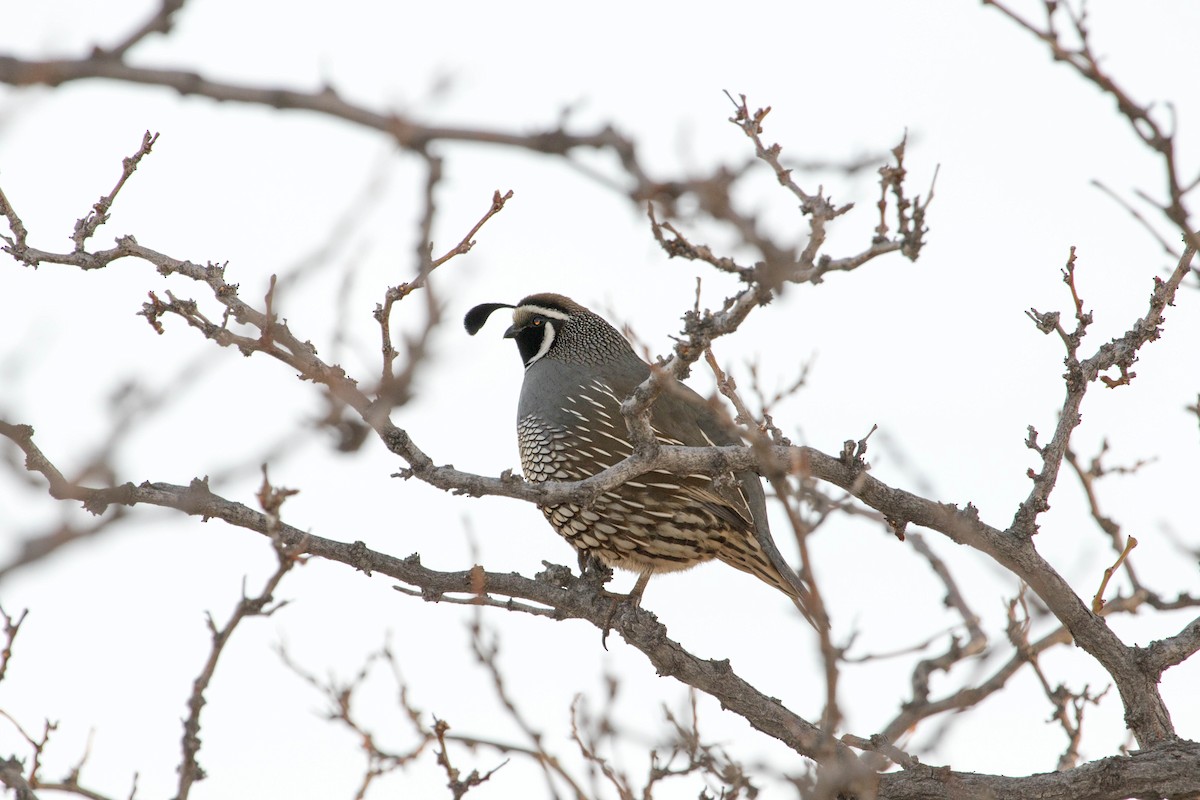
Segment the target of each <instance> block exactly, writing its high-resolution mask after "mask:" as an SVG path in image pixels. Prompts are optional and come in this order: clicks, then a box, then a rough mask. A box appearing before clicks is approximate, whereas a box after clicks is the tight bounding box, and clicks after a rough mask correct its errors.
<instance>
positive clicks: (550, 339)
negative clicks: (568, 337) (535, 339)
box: [525, 322, 554, 369]
mask: <svg viewBox="0 0 1200 800" xmlns="http://www.w3.org/2000/svg"><path fill="white" fill-rule="evenodd" d="M544 328H545V331H544V332H543V333H542V346H541V347H539V348H538V351H537V353H536V354H535V355H534V356H533V358H531V359H529V360H528V361H526V362H525V369H529V368H530V367H532V366H533V365H534V364H535V363H537V360H538V359H539V358H541V357H542V356H544V355H546V351H547V350H549V349H550V345H552V344H554V325H552V324H551V323H549V322H547V323H546V324H545V326H544Z"/></svg>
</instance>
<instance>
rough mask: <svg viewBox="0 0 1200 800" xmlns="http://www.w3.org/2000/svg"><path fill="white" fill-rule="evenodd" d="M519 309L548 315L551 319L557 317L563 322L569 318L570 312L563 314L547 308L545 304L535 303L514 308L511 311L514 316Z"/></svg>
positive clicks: (544, 315)
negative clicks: (537, 304) (536, 304)
mask: <svg viewBox="0 0 1200 800" xmlns="http://www.w3.org/2000/svg"><path fill="white" fill-rule="evenodd" d="M520 311H528V312H530V313H533V314H541V315H542V316H543V317H550V318H551V319H558V320H562V321H563V322H566V321H567V320H569V319H570V318H571V315H570V314H564V313H563V312H561V311H558V310H556V309H553V308H547V307H546V306H535V305H525V306H518V307H517V308H516V310H515V311H513V316H514V317H515V316H516V315H517V313H518V312H520Z"/></svg>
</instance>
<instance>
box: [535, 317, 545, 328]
mask: <svg viewBox="0 0 1200 800" xmlns="http://www.w3.org/2000/svg"><path fill="white" fill-rule="evenodd" d="M545 321H546V320H544V319H542V318H541V317H534V318H533V326H534V327H535V328H540V327H541V325H542V323H543V322H545Z"/></svg>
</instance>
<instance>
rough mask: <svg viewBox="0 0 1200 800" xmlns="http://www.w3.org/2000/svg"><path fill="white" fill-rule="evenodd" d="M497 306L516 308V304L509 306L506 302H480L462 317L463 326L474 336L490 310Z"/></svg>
mask: <svg viewBox="0 0 1200 800" xmlns="http://www.w3.org/2000/svg"><path fill="white" fill-rule="evenodd" d="M499 308H516V306H510V305H509V304H508V303H480V304H479V305H477V306H475V307H474V308H472V309H471V310H470V311H468V312H467V315H466V316H465V317H463V327H465V328H466V329H467V333H469V334H471V335H472V336H474V335H475V334H477V333H479V329H480V328H482V327H483V324H484V323H485V322H487V321H488V317H490V316H491V315H492V312H493V311H495V310H496V309H499Z"/></svg>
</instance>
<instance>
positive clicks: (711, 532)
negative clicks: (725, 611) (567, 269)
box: [463, 293, 816, 626]
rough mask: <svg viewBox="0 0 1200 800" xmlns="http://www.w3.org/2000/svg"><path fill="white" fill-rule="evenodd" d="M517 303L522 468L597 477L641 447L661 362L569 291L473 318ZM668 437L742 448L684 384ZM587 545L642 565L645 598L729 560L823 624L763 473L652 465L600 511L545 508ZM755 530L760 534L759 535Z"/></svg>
mask: <svg viewBox="0 0 1200 800" xmlns="http://www.w3.org/2000/svg"><path fill="white" fill-rule="evenodd" d="M500 308H511V309H513V322H512V325H511V326H510V327H509V328H508V330H506V331H505V332H504V336H505V338H509V339H514V340H515V341H516V344H517V350H518V351H519V352H520V356H521V361H522V363H523V364H524V365H525V380H524V383H523V384H522V386H521V398H520V401H519V404H518V408H517V440H518V444H519V446H520V451H521V468H522V471H523V472H524V474H525V479H526V480H529V481H548V480H557V481H574V480H582V479H584V478H588V477H590V476H592V475H595V474H596V473H599V472H601V471H603V470H604V469H606V468H608V467H610V466H612V465H614V464H616V463H618V462H620V461H621V460H623V459H624V458H626V457H627V456H629V455H630V454H631V453H632V452H633V448H632V445H631V444H630V440H629V433H628V429H627V428H626V426H625V418H624V416H622V414H621V402H622V401H623V400H624V399H625V398H626V397H628V396H629V395H630V394H631V393H632V392H633V390H634V389H635V388H636V387H637V386H638V384H640V383H642V382H643V381H644V380H646V378H647V377H649V375H650V366H649V365H648V364H647V363H646V362H645V361H643V360H642V359H641V358H639V357H638V355H637V354H636V353H635V352H634V351H633V348H632V347H630V346H629V343H628V342H627V341H626V340H625V338H624V337H623V336H621V334H620V333H618V332H617V330H616V329H615V328H613V326H612V325H610V324H608V322H606V321H605V320H604V319H603V318H602V317H600V316H599V315H597V314H594V313H592V312H591V311H589V310H588V309H586V308H584V307H583V306H581V305H579V304H578V303H576V302H575V301H573V300H571V299H570V298H568V297H564V296H563V295H560V294H550V293H544V294H533V295H530V296H528V297H526V298H525V299H524V300H521V301H520V302H519V303H517V304H516V305H515V306H513V305H509V304H507V303H484V304H482V305H478V306H475V307H474V308H473V309H471V310H470V311H469V312H468V313H467V315H466V317H465V319H464V320H463V324H464V325H465V327H466V329H467V331H468V333H470V334H471V335H474V334H475V333H477V332H478V331H479V329H480V328H482V327H483V325H484V323H485V322H487V319H488V317H489V316H491V314H492V312H494V311H496V310H497V309H500ZM650 422H651V427H652V429H653V431H654V435H655V437H656V438H657V439H658V441H659V442H661V443H663V444H668V445H687V446H692V447H705V446H713V445H730V444H742V442H741V441H740V440H739V439H738V438H737V437H736V436H734V435H732V434H731V433H729V432H727V430H726V429H725V427H724V426H723V425H721V424H720V423H719V422H718V420H717V417H716V415H715V414H714V413H713V411H712V410H711V409H710V407H709V406H708V404H707V403H706V401H705V400H704V399H703V398H702V397H700V395H698V394H696V393H695V392H694V391H692V390H691V389H688V388H687V387H686V386H683V385H682V384H678V385H676V386H675V387H673V391H670V392H664V393H663V394H662V395H661V396H660V397H659V398H658V400H657V401H656V402H655V404H654V406H653V407H652V409H651V418H650ZM541 511H542V513H543V514H544V515H545V516H546V519H547V520H549V522H550V524H551V525H552V526H553V527H554V529H555V530H556V531H557V532H558V533H559V534H560V535H562V536H563V537H564V538H565V539H566V540H567V541H568V542H570V544H571V545H572V546H574V547H575V549H576V550H577V551H578V552H579V557H580V565H581V567H582V566H583V565H584V564H585V563H586V561H587V559H588V557H595V558H597V559H599V561H601V562H602V563H604V564H606V565H608V566H610V567H619V568H621V569H625V570H629V571H632V572H636V573H638V576H639V577H638V580H637V583H636V584H635V586H634V589H633V592H632V593H631V595H630V597H631V598H632V599H633V602H634V603H635V604H636V603H638V602H639V600H640V598H641V593H642V591H643V590H644V589H645V587H646V583H647V581H648V580H649V579H650V576H651V575H654V574H656V573H662V572H674V571H677V570H684V569H688V568H689V567H692V566H695V565H696V564H699V563H701V562H704V561H709V560H710V559H714V558H715V559H718V560H720V561H723V562H725V563H726V564H729V565H730V566H732V567H735V568H737V569H739V570H742V571H743V572H748V573H750V574H751V575H754V576H755V577H757V578H759V579H761V580H763V581H765V582H766V583H768V584H770V585H771V586H774V587H775V588H776V589H779V590H780V591H782V592H784V593H785V594H786V595H788V597H790V598H791V599H792V600H793V602H794V603H795V604H796V606H797V608H799V609H800V611H801V612H802V613H803V614H804V616H805V618H806V619H808V621H809V622H810V623H812V624H814V626H815V625H816V622H815V621H814V619H813V615H812V613H811V607H812V606H811V600H810V594H809V591H808V589H807V587H806V586H805V585H804V584H803V583H802V581H801V580H800V578H799V577H798V576H797V575H796V574H795V573H794V572H793V571H792V570H791V568H790V567H788V565H787V564H786V563H785V562H784V560H783V557H782V556H781V555H780V554H779V552H778V550H776V548H775V546H774V544H773V542H772V540H771V537H770V532H769V530H768V528H767V514H766V496H765V494H764V492H763V487H762V483H761V480H760V478H759V477H758V475H756V474H755V473H753V472H749V471H747V472H739V473H736V474H734V475H732V476H730V477H727V478H726V479H725V480H722V481H714V480H713V479H712V478H711V477H709V476H708V475H700V474H693V475H675V474H672V473H670V472H667V471H665V470H652V471H650V472H647V473H645V474H644V475H640V476H638V477H636V478H635V479H633V480H629V481H626V482H625V483H624V484H622V485H621V486H618V487H617V488H615V489H613V490H611V491H608V492H605V493H604V494H602V495H601V496H600V497H598V498H597V499H596V501H595V502H594V503H593V504H592V505H591V506H590V507H582V506H580V505H577V504H575V503H561V504H556V505H547V506H542V507H541ZM756 531H757V534H758V535H756Z"/></svg>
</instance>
